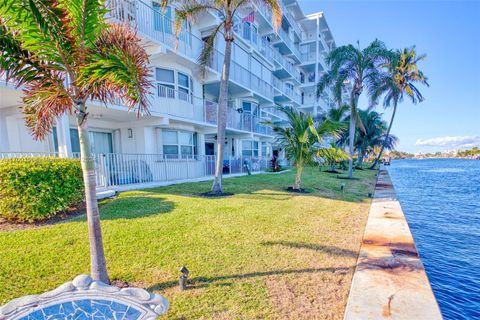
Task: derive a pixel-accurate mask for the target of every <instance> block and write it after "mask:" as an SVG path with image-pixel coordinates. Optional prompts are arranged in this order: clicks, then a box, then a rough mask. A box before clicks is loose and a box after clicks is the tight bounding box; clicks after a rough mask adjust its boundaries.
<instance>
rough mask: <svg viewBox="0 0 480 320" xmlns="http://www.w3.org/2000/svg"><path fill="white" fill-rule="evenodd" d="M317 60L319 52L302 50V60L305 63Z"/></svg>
mask: <svg viewBox="0 0 480 320" xmlns="http://www.w3.org/2000/svg"><path fill="white" fill-rule="evenodd" d="M315 60H317V53H316V52H311V51H309V52H302V53H301V61H302V63H305V62H312V61H315Z"/></svg>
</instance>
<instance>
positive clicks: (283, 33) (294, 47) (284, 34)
mask: <svg viewBox="0 0 480 320" xmlns="http://www.w3.org/2000/svg"><path fill="white" fill-rule="evenodd" d="M278 35H279V36H280V38H281V39H282V40H283V42H285V43H286V44H287V47H288V48H289V49H290V50H291V51H292V53H293V54H294V55H296V56H297V58H300V51H299V50H298V46H297V45H295V43H294V42H293V40H292V39H291V38H290V36H289V35H288V33H287V31H286V30H283V29H282V28H280V29H279V32H278Z"/></svg>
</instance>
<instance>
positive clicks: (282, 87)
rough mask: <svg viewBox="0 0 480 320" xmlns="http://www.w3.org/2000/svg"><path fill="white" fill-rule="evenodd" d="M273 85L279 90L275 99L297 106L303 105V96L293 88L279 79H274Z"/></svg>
mask: <svg viewBox="0 0 480 320" xmlns="http://www.w3.org/2000/svg"><path fill="white" fill-rule="evenodd" d="M273 85H274V87H275V89H276V90H277V93H276V94H275V97H278V99H277V101H278V100H281V101H285V100H286V101H288V100H290V101H293V102H295V103H296V104H301V103H302V98H301V95H300V94H299V93H298V92H296V91H295V89H293V88H292V87H291V86H288V85H287V84H286V83H283V82H282V81H281V80H280V79H278V78H277V77H275V76H274V77H273Z"/></svg>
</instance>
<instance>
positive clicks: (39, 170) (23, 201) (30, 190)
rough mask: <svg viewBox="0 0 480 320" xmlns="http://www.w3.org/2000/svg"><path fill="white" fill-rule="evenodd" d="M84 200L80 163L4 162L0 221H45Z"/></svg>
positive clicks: (1, 161)
mask: <svg viewBox="0 0 480 320" xmlns="http://www.w3.org/2000/svg"><path fill="white" fill-rule="evenodd" d="M82 199H83V178H82V169H81V165H80V161H79V160H76V159H61V158H53V157H52V158H20V159H0V217H3V218H6V219H8V220H12V221H20V222H27V221H28V222H33V221H37V220H43V219H46V218H49V217H52V216H54V215H55V214H56V213H58V212H59V211H63V210H65V209H67V208H68V207H69V206H71V205H73V204H75V203H78V202H80V201H81V200H82Z"/></svg>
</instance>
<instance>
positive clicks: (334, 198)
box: [0, 169, 376, 319]
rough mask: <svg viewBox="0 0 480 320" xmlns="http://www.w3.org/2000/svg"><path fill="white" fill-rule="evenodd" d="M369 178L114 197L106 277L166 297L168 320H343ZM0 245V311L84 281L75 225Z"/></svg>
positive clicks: (189, 187) (317, 175)
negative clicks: (187, 282) (185, 273)
mask: <svg viewBox="0 0 480 320" xmlns="http://www.w3.org/2000/svg"><path fill="white" fill-rule="evenodd" d="M375 173H376V172H374V171H370V170H364V171H356V172H355V176H356V177H358V178H360V179H359V180H353V181H348V180H339V179H336V175H335V174H329V173H323V172H319V170H318V169H308V170H306V171H305V174H304V187H305V188H306V189H307V190H309V191H310V192H311V193H309V194H304V195H299V194H292V193H289V192H286V191H284V188H285V187H287V186H288V185H291V184H292V182H293V180H294V173H293V172H287V173H283V174H279V175H263V174H262V175H253V176H246V177H240V178H232V179H225V180H224V191H227V192H233V193H235V195H234V196H231V197H227V198H221V199H207V198H202V197H199V196H198V194H199V193H202V192H205V191H207V190H208V189H209V187H210V184H211V183H210V182H205V183H189V184H182V185H174V186H169V187H161V188H156V189H149V190H142V191H131V192H124V193H121V194H120V195H119V196H118V198H117V199H115V200H108V201H105V202H104V203H102V205H101V216H102V228H103V235H104V242H105V251H106V255H107V262H108V268H109V273H110V277H111V279H112V280H120V281H125V282H128V283H129V284H131V285H135V286H139V287H143V288H147V289H149V290H152V291H156V292H159V293H161V294H163V295H165V296H166V297H167V298H168V300H169V301H170V303H171V308H170V310H169V312H168V316H167V317H166V318H168V319H342V318H343V309H344V306H345V303H346V299H347V295H348V290H349V287H350V281H351V277H352V272H353V266H354V264H355V262H356V257H357V252H358V249H359V246H360V241H361V238H362V235H363V229H364V225H365V222H366V217H367V213H368V208H369V204H370V199H368V198H367V194H368V193H369V192H372V191H373V186H374V182H375ZM342 183H345V184H346V187H345V192H344V194H343V193H342V191H340V185H341V184H342ZM0 246H1V251H0V304H3V303H5V302H6V301H8V300H10V299H12V298H14V297H18V296H21V295H25V294H34V293H40V292H43V291H46V290H51V289H53V288H55V287H56V286H58V285H60V284H61V283H63V282H66V281H69V280H71V279H73V277H75V276H76V275H78V274H81V273H88V272H89V254H88V239H87V226H86V223H85V219H84V218H83V217H81V218H77V219H75V220H73V221H69V222H66V223H61V224H57V225H53V226H46V227H42V228H38V229H30V230H22V231H15V232H0ZM182 265H186V266H187V267H188V268H189V269H190V273H191V277H192V279H193V284H192V286H193V288H192V289H190V290H188V291H184V292H180V291H179V290H178V287H177V283H178V276H179V272H178V269H179V268H180V266H182Z"/></svg>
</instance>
